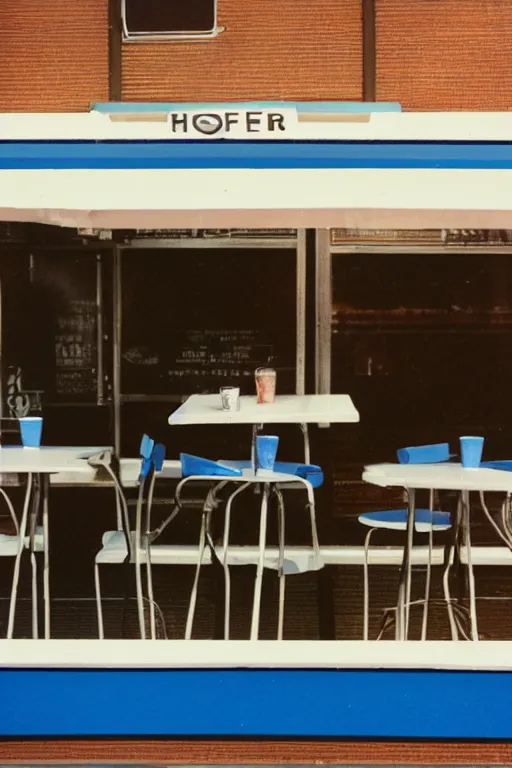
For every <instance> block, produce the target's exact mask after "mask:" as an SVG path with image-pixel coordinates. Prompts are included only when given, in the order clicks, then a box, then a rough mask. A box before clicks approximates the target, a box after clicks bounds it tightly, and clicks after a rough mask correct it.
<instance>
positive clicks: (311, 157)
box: [0, 140, 512, 170]
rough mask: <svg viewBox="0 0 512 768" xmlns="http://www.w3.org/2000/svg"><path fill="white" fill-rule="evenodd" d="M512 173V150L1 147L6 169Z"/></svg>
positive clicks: (343, 145)
mask: <svg viewBox="0 0 512 768" xmlns="http://www.w3.org/2000/svg"><path fill="white" fill-rule="evenodd" d="M77 168H85V169H87V168H91V169H92V168H99V169H114V168H126V169H152V168H153V169H165V168H168V169H194V168H196V169H201V168H216V169H223V168H226V169H229V168H231V169H236V168H258V169H272V168H274V169H290V168H298V169H300V168H303V169H315V168H375V169H379V168H380V169H385V168H409V169H418V168H439V169H441V168H442V169H511V168H512V142H495V143H465V142H350V141H345V142H342V141H339V142H331V141H323V142H307V141H302V142H298V141H275V142H272V141H255V142H248V141H230V142H228V141H211V140H204V141H201V140H199V141H182V140H170V141H24V142H14V141H0V169H4V170H7V169H77Z"/></svg>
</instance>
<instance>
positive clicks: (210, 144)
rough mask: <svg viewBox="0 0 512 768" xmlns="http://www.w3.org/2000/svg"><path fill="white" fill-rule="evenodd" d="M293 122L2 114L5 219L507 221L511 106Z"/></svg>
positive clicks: (191, 224)
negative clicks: (256, 126)
mask: <svg viewBox="0 0 512 768" xmlns="http://www.w3.org/2000/svg"><path fill="white" fill-rule="evenodd" d="M227 114H232V113H227ZM250 114H252V113H250ZM272 114H274V113H272ZM283 114H284V115H285V116H286V119H287V120H288V112H286V110H283ZM35 118H36V119H35ZM148 119H149V118H148ZM251 119H252V118H251ZM283 120H284V117H283ZM246 122H247V121H246ZM244 125H245V123H244ZM290 125H293V130H291V132H286V131H285V132H284V133H283V135H282V137H280V138H279V140H274V139H272V138H269V136H273V133H272V132H270V133H269V132H268V131H267V132H266V133H265V134H264V135H260V136H259V138H257V139H256V140H253V139H252V137H251V138H250V140H249V139H248V138H247V135H240V134H239V133H237V134H236V137H234V138H231V134H229V136H228V135H227V134H226V133H224V134H223V138H221V139H220V140H219V139H212V138H211V137H210V138H204V137H203V138H202V139H201V138H199V139H198V138H197V133H196V134H194V138H193V139H190V138H188V137H187V136H186V137H185V138H184V137H183V136H182V135H175V134H174V133H171V134H170V133H169V131H170V130H171V129H170V128H169V124H168V122H165V121H164V122H162V120H161V119H159V121H157V122H151V121H149V122H148V123H147V124H145V123H143V122H142V123H141V122H140V121H139V122H134V123H133V122H124V123H123V122H118V121H116V120H111V119H110V117H109V116H108V115H105V114H94V113H90V114H84V115H71V116H69V115H68V116H65V115H44V116H41V115H37V116H34V115H3V116H0V139H1V140H0V219H3V220H9V221H28V222H42V223H47V224H57V225H62V226H69V227H79V228H98V229H102V228H105V229H115V228H129V229H171V228H179V229H181V228H184V229H188V228H261V227H265V228H299V227H312V228H313V227H319V228H320V227H321V228H325V227H339V228H350V229H357V228H362V229H421V228H432V229H440V228H446V229H466V228H468V229H510V228H511V226H512V142H511V141H510V138H511V137H512V115H510V114H509V113H497V114H486V115H481V114H478V115H465V116H464V115H462V117H461V115H460V114H459V115H455V116H451V115H446V114H441V115H428V116H422V115H410V114H403V113H390V114H375V115H372V116H371V119H369V120H368V121H366V122H362V123H354V122H349V123H343V122H340V123H333V122H332V121H330V122H327V123H326V124H325V125H324V124H323V123H321V122H317V123H308V122H305V123H302V122H300V121H299V122H297V121H295V123H290ZM443 136H444V137H445V138H444V139H443V138H441V137H443Z"/></svg>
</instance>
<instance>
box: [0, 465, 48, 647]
mask: <svg viewBox="0 0 512 768" xmlns="http://www.w3.org/2000/svg"><path fill="white" fill-rule="evenodd" d="M32 489H33V478H32V477H29V478H28V480H27V489H26V493H25V500H24V504H23V512H22V515H23V518H24V519H25V520H27V521H28V520H29V517H30V522H29V534H28V535H24V536H23V542H22V541H21V531H20V524H19V522H18V518H17V516H16V512H15V510H14V506H13V504H12V501H11V499H10V498H9V496H8V495H7V493H6V491H5V490H4V488H0V495H1V496H2V497H3V499H4V501H5V503H6V505H7V509H8V510H9V517H10V519H11V522H12V526H13V528H14V534H0V557H12V558H15V562H14V571H13V579H12V589H11V600H10V604H9V620H8V625H7V639H8V640H11V639H12V636H13V632H14V619H15V615H16V608H17V600H18V583H19V571H20V566H21V557H22V554H23V551H24V550H26V549H28V550H29V551H30V562H31V568H32V637H33V639H34V640H35V639H37V637H38V611H37V603H38V598H37V562H36V553H42V552H43V551H44V541H43V528H42V526H38V525H37V524H36V523H37V519H36V514H37V499H34V498H31V496H32ZM31 502H32V504H31ZM31 506H32V509H30V507H31Z"/></svg>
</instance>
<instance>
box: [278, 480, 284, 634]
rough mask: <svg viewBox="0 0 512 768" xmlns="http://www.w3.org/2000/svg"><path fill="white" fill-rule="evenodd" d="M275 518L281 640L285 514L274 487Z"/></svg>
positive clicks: (281, 498) (280, 497)
mask: <svg viewBox="0 0 512 768" xmlns="http://www.w3.org/2000/svg"><path fill="white" fill-rule="evenodd" d="M276 498H277V519H278V527H279V559H278V563H277V573H278V575H279V612H278V618H277V639H278V640H282V639H283V635H284V600H285V592H286V574H285V572H284V544H285V525H286V522H285V516H284V499H283V494H282V493H281V491H279V490H277V489H276Z"/></svg>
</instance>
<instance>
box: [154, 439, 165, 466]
mask: <svg viewBox="0 0 512 768" xmlns="http://www.w3.org/2000/svg"><path fill="white" fill-rule="evenodd" d="M151 461H152V463H153V468H154V470H155V472H161V471H162V469H163V466H164V461H165V445H164V444H163V443H156V444H155V447H154V448H153V452H152V454H151Z"/></svg>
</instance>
